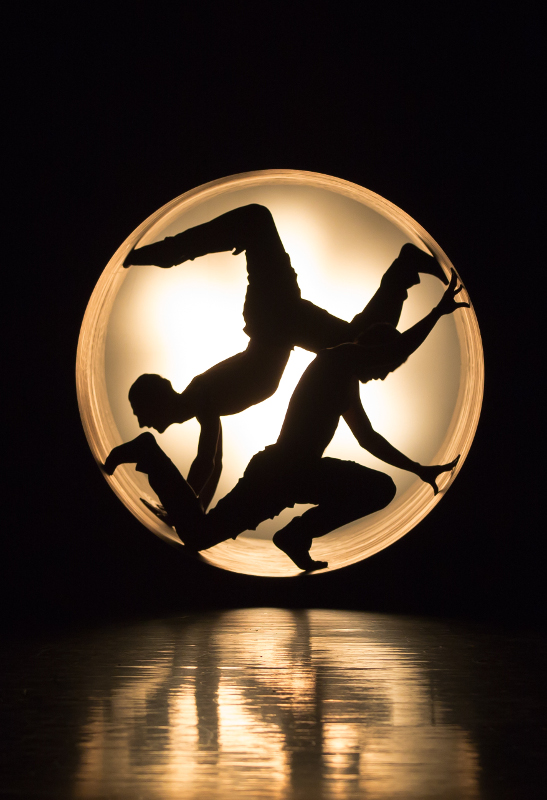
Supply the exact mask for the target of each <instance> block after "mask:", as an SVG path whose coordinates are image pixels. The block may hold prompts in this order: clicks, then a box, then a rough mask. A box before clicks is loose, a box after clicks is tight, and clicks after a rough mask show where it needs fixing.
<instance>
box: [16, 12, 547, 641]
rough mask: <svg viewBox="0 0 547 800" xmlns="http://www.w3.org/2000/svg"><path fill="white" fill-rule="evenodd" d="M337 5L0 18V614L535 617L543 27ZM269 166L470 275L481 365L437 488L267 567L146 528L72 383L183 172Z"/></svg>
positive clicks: (48, 619) (27, 620) (203, 174)
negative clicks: (106, 297) (314, 552)
mask: <svg viewBox="0 0 547 800" xmlns="http://www.w3.org/2000/svg"><path fill="white" fill-rule="evenodd" d="M356 9H359V15H357V12H356V15H355V16H352V15H351V12H350V7H349V5H345V4H338V3H328V4H315V5H314V6H311V5H310V6H307V5H305V4H299V3H292V4H284V3H276V4H267V5H265V4H260V5H257V6H256V7H255V6H251V5H250V4H245V3H244V4H234V5H221V4H201V6H200V10H199V12H198V11H195V10H192V9H191V8H190V7H189V6H186V5H182V6H179V7H178V8H175V7H173V8H171V9H169V8H168V7H167V6H161V5H158V6H152V5H142V4H138V3H135V4H132V5H130V6H129V5H128V6H127V7H126V6H123V7H122V6H117V7H115V8H114V9H113V10H110V11H108V12H105V11H103V12H98V11H97V12H96V11H93V10H91V9H90V10H89V11H87V12H86V11H85V10H84V11H82V10H81V9H80V10H79V11H78V12H71V11H68V12H67V11H66V10H65V11H64V12H63V13H62V14H61V13H60V9H59V8H56V7H55V6H54V5H50V4H44V5H43V6H35V7H32V6H24V7H21V10H20V12H19V14H18V16H17V17H16V18H15V17H12V18H11V20H8V21H7V22H6V24H5V25H4V37H5V43H4V54H5V55H7V60H6V66H5V68H4V78H5V81H6V91H5V93H4V112H5V120H6V121H5V133H7V134H8V136H9V144H8V145H7V146H5V148H4V152H5V155H6V156H7V172H8V181H7V183H6V184H5V188H4V197H5V200H6V203H7V212H5V217H4V219H5V220H6V219H7V220H8V223H7V225H6V226H5V227H4V237H3V241H4V243H5V247H6V250H5V252H4V263H3V274H4V278H5V281H4V290H5V296H4V304H3V305H4V312H3V321H4V323H6V327H5V331H4V334H3V338H4V342H3V345H4V352H5V355H6V362H5V365H4V389H3V396H4V400H5V401H7V410H5V411H4V414H3V436H2V438H3V440H4V442H5V445H6V446H5V448H4V453H5V456H4V459H3V463H4V468H5V472H6V481H5V482H4V491H5V495H4V523H3V526H2V527H3V548H2V549H3V558H2V562H3V569H2V591H3V594H4V595H5V599H4V600H3V610H4V616H5V619H6V621H7V622H11V623H16V624H17V625H19V626H23V627H26V626H29V625H33V624H36V623H37V624H39V625H44V624H48V623H59V622H65V621H69V622H75V621H78V620H88V619H107V618H114V617H124V616H129V615H156V614H162V613H169V612H171V611H177V612H178V611H180V610H181V609H185V608H196V607H201V606H213V607H219V608H222V607H227V606H233V605H281V606H285V605H287V606H299V605H304V606H310V607H338V608H356V609H365V610H383V611H394V612H398V613H423V614H428V615H443V614H450V615H457V616H464V617H468V618H485V617H494V618H495V619H496V620H498V621H502V622H505V621H507V622H510V623H511V624H517V625H522V626H529V625H531V626H535V625H537V624H542V623H543V622H544V599H545V594H544V588H543V587H544V566H543V556H542V545H543V536H544V534H543V529H544V522H543V519H542V517H541V516H540V513H541V508H540V500H541V496H542V484H543V463H542V458H541V450H542V438H541V431H540V428H539V420H540V417H539V401H540V396H541V392H542V356H543V347H542V342H541V339H540V332H539V329H540V325H539V322H540V318H541V316H540V315H542V313H543V309H542V306H543V303H542V293H543V276H544V259H543V247H542V245H543V242H542V240H541V238H540V233H539V231H540V228H542V227H543V200H544V186H543V184H542V183H541V179H540V172H541V163H540V159H541V157H542V150H543V143H542V142H541V141H540V134H539V130H538V128H539V117H540V113H539V111H538V106H539V107H540V106H541V103H542V100H541V96H542V92H541V88H540V86H541V82H540V70H541V67H542V57H541V50H542V43H541V38H540V34H539V20H537V19H534V18H533V16H530V15H528V16H525V15H524V14H523V15H520V16H516V17H515V16H510V15H509V14H506V15H504V16H503V15H502V16H497V17H496V18H492V17H491V16H490V15H489V14H488V12H487V11H482V12H480V11H478V10H475V15H474V16H473V18H468V17H465V16H464V15H463V13H462V12H450V11H447V10H445V11H444V12H443V14H442V15H441V16H439V12H438V11H437V12H436V13H435V14H432V15H431V16H428V17H426V16H424V17H423V18H416V16H415V12H414V11H413V10H411V7H410V6H408V7H407V8H406V9H404V8H403V9H402V10H401V9H400V8H399V10H397V7H396V6H383V12H382V14H381V15H380V13H379V12H377V11H373V10H372V9H371V8H369V7H368V6H367V5H365V4H363V5H361V6H357V7H356ZM273 168H290V169H305V170H311V171H315V172H322V173H327V174H331V175H335V176H337V177H340V178H344V179H346V180H349V181H352V182H355V183H358V184H360V185H363V186H365V187H367V188H368V189H371V190H373V191H374V192H377V193H379V194H380V195H382V196H384V197H386V198H387V199H389V200H390V201H392V202H393V203H395V204H396V205H398V206H399V207H401V208H403V209H404V210H405V211H406V212H408V213H409V214H410V215H411V216H412V217H414V218H415V219H416V220H417V221H418V222H419V223H420V224H421V225H423V226H424V227H425V229H426V230H427V231H428V232H429V233H431V235H432V236H433V237H434V239H436V240H437V241H438V242H439V244H440V245H441V247H442V248H443V249H444V250H445V252H446V253H447V254H448V256H449V257H450V258H451V260H452V261H453V262H454V264H455V265H456V267H457V268H458V269H459V271H460V272H461V274H462V276H463V278H464V280H465V282H466V286H467V288H468V290H469V292H470V295H471V298H472V300H473V303H474V305H475V309H476V313H477V316H478V320H479V324H480V326H481V331H482V335H483V344H484V352H485V362H486V390H485V399H484V405H483V412H482V417H481V421H480V424H479V428H478V432H477V436H476V438H475V442H474V444H473V447H472V449H471V453H470V455H469V457H468V460H467V461H466V464H465V467H464V469H463V470H462V472H461V474H460V476H459V477H458V480H457V481H456V483H455V484H454V486H453V488H452V489H451V491H450V493H449V494H448V495H447V497H446V499H444V500H443V502H442V503H440V504H439V505H438V506H437V507H436V508H435V509H434V511H433V512H432V513H431V514H430V515H429V516H428V517H427V518H426V519H425V520H424V521H423V522H422V523H421V524H420V525H419V526H418V528H416V529H415V530H414V531H412V532H411V533H410V534H409V535H407V536H406V537H404V538H403V539H402V540H401V541H399V542H398V543H396V544H395V545H393V546H392V547H390V548H388V549H387V550H385V551H383V552H382V553H380V554H378V555H376V556H374V557H373V558H371V559H369V560H367V561H366V562H363V563H361V564H359V565H356V566H354V567H351V568H349V569H346V570H342V571H340V572H335V573H331V574H327V575H324V576H301V577H298V578H295V579H285V580H264V579H256V578H249V577H245V576H239V575H234V574H230V573H225V572H222V571H220V570H217V569H214V568H212V567H208V566H207V565H205V564H201V563H198V562H195V561H187V560H185V559H184V558H182V557H181V556H180V555H179V554H178V553H177V552H176V551H174V550H172V549H171V548H169V547H167V546H166V545H164V544H162V542H160V541H159V540H158V539H156V538H155V537H154V536H152V534H150V533H149V532H148V531H147V530H146V529H145V528H143V527H142V526H140V524H139V523H138V522H137V521H136V520H135V519H134V518H133V517H132V516H131V515H130V513H129V512H128V511H127V510H126V509H125V508H124V507H123V506H122V504H121V503H120V502H119V501H118V500H117V499H116V497H115V496H114V494H113V493H112V492H111V491H110V490H109V488H108V487H107V485H106V483H105V482H104V479H103V478H102V476H101V474H100V472H99V470H98V468H97V466H96V465H95V463H94V461H93V459H92V457H91V454H90V451H89V449H88V447H87V443H86V441H85V437H84V434H83V430H82V428H81V424H80V420H79V414H78V408H77V403H76V394H75V388H74V363H75V356H76V346H77V340H78V332H79V327H80V324H81V321H82V318H83V314H84V311H85V308H86V304H87V301H88V299H89V297H90V295H91V292H92V290H93V287H94V285H95V283H96V281H97V279H98V277H99V275H100V273H101V271H102V269H103V268H104V266H105V265H106V263H107V261H108V260H109V259H110V257H111V256H112V254H113V253H114V251H115V250H116V249H117V247H118V246H119V244H120V243H121V242H122V241H123V240H124V239H125V238H126V237H127V236H128V235H129V233H131V231H132V230H133V229H134V228H135V227H136V226H137V225H138V224H140V223H141V222H142V221H143V220H144V219H145V218H146V217H147V216H148V215H149V214H151V213H152V212H153V211H155V210H156V209H157V208H159V207H160V206H161V205H163V204H164V203H166V202H168V201H169V200H171V199H172V198H174V197H176V196H177V195H180V194H182V193H183V192H185V191H187V190H189V189H191V188H193V187H195V186H198V185H200V184H203V183H205V182H207V181H209V180H214V179H216V178H220V177H223V176H226V175H230V174H235V173H238V172H245V171H250V170H255V169H273ZM9 243H10V244H9ZM12 246H13V247H12Z"/></svg>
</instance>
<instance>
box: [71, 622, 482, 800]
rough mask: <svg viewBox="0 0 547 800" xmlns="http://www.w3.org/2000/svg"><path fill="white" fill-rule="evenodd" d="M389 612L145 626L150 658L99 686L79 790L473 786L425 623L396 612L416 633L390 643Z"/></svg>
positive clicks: (349, 790) (415, 794) (331, 792)
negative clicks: (437, 692)
mask: <svg viewBox="0 0 547 800" xmlns="http://www.w3.org/2000/svg"><path fill="white" fill-rule="evenodd" d="M386 620H387V621H388V623H389V618H386V619H381V618H377V617H376V618H375V617H371V616H369V615H365V614H358V613H355V612H336V611H311V612H310V611H305V612H290V611H284V610H279V609H245V610H238V611H229V612H224V613H222V614H220V615H211V616H210V617H209V618H204V619H203V620H202V622H201V625H196V626H195V633H196V635H195V637H193V635H192V634H193V630H192V626H188V627H187V628H185V627H184V626H180V628H177V629H176V630H173V631H169V630H168V629H167V630H165V631H164V632H163V635H161V632H159V633H160V635H158V630H157V628H156V623H154V624H152V626H151V630H150V635H149V638H148V640H147V639H146V637H144V638H142V629H141V638H140V640H139V643H138V644H139V647H138V653H139V656H140V659H141V660H142V663H141V668H140V669H138V670H136V671H134V672H133V671H132V672H133V674H131V673H130V674H127V670H124V668H123V667H122V666H121V665H120V666H119V669H118V671H117V674H115V675H112V676H109V679H108V681H107V682H106V683H105V688H102V687H101V691H98V692H96V693H95V694H94V695H93V696H92V697H91V699H90V708H89V714H88V718H87V720H86V721H85V723H84V725H83V728H82V730H81V732H80V735H79V736H78V741H79V742H80V749H81V760H80V768H79V771H78V774H77V778H76V782H75V787H74V796H76V797H82V798H96V797H103V796H105V797H106V796H111V795H112V796H118V793H117V792H119V796H120V797H128V798H129V797H133V796H136V795H135V794H134V793H133V794H132V790H133V791H134V789H135V787H136V786H138V788H139V793H140V794H142V795H143V796H146V797H150V798H156V797H158V798H171V797H177V798H179V797H183V796H184V797H196V798H197V797H208V798H209V797H211V798H219V800H220V798H226V797H228V796H234V797H244V796H252V797H269V798H272V799H274V800H277V798H279V799H280V800H281V798H285V797H288V796H292V795H291V790H294V788H295V787H296V788H298V789H303V790H305V789H306V788H307V789H309V791H310V794H309V796H310V797H312V796H318V797H319V796H321V797H328V798H345V797H348V796H349V797H353V796H363V797H373V798H377V800H384V799H385V800H388V798H389V800H392V798H394V797H409V798H423V797H444V796H447V797H448V796H450V797H458V798H462V799H463V798H466V800H472V799H473V798H477V797H478V796H479V788H478V759H477V753H476V750H475V748H474V746H473V744H472V741H471V738H470V735H469V733H468V732H467V731H466V730H465V729H464V728H462V727H461V726H460V725H458V724H456V723H455V722H454V721H453V720H454V709H453V708H452V706H451V703H450V693H448V696H447V699H448V706H447V705H446V704H445V703H443V702H442V701H440V700H438V699H435V696H434V693H433V692H432V690H431V681H432V679H433V677H434V675H435V665H434V664H432V663H431V659H430V657H428V656H425V655H424V649H423V648H424V644H425V643H422V641H421V634H420V630H421V628H420V626H416V624H415V623H413V622H412V621H407V622H405V623H401V622H400V621H399V625H400V626H402V627H403V629H404V630H405V631H406V632H407V633H409V634H410V639H409V640H408V644H403V642H405V641H407V639H406V637H405V636H401V635H400V631H399V629H397V630H398V631H399V633H398V638H397V641H398V642H400V644H397V645H394V644H390V643H389V640H390V635H389V634H386V630H385V624H386ZM348 622H349V623H350V624H352V623H353V624H352V627H350V628H346V627H340V624H341V623H342V624H347V623H348ZM391 624H392V625H393V619H392V621H391ZM158 648H160V650H162V654H161V655H158V652H157V651H158ZM417 653H418V654H419V655H417ZM444 685H445V689H446V684H444ZM448 685H449V682H448ZM445 693H446V692H445ZM456 718H457V715H456ZM312 789H315V790H316V793H315V794H311V791H312ZM115 790H116V791H115ZM306 796H308V795H306Z"/></svg>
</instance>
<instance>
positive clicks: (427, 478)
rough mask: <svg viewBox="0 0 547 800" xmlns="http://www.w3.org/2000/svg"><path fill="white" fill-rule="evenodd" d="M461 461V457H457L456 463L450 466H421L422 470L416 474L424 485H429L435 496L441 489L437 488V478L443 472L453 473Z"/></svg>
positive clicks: (452, 462) (453, 462)
mask: <svg viewBox="0 0 547 800" xmlns="http://www.w3.org/2000/svg"><path fill="white" fill-rule="evenodd" d="M459 460H460V457H459V456H456V458H455V459H454V461H451V462H450V464H436V465H434V466H431V467H423V466H421V465H420V468H419V470H417V471H416V474H417V476H418V477H419V478H421V479H422V480H423V481H424V483H429V485H430V486H431V487H432V489H433V494H435V495H436V494H438V493H439V487H438V486H437V483H436V478H437V477H438V476H439V475H441V474H442V473H443V472H451V471H452V470H453V469H454V467H455V466H456V464H457V463H458V461H459Z"/></svg>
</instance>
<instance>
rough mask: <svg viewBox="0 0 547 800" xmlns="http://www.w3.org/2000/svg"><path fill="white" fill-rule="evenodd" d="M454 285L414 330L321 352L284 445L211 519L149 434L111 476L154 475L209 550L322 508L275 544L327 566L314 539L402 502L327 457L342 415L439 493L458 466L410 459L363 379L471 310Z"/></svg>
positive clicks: (383, 330)
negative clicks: (368, 403) (295, 512)
mask: <svg viewBox="0 0 547 800" xmlns="http://www.w3.org/2000/svg"><path fill="white" fill-rule="evenodd" d="M456 283H457V280H456V276H455V275H454V274H453V276H452V280H451V281H450V285H449V287H448V289H447V291H446V292H445V294H444V296H443V298H442V299H441V301H440V303H439V304H438V305H437V306H436V308H434V309H433V311H431V312H430V314H429V315H427V317H424V319H423V320H421V321H420V322H418V323H417V324H416V325H414V326H413V327H412V328H410V329H409V330H408V331H405V332H404V333H399V332H398V331H397V330H396V329H395V328H394V327H393V326H392V325H390V324H389V323H379V324H376V325H373V326H372V327H370V328H369V329H368V330H367V331H365V332H364V333H362V334H361V335H360V336H359V337H358V338H357V340H356V342H355V343H348V344H342V345H339V346H337V347H333V348H330V349H326V350H322V351H320V352H319V354H318V355H317V356H316V358H315V359H314V360H313V361H312V363H311V364H310V365H309V367H308V368H307V369H306V370H305V372H304V374H303V375H302V378H301V379H300V381H299V383H298V385H297V387H296V389H295V391H294V393H293V396H292V398H291V401H290V403H289V407H288V410H287V414H286V416H285V420H284V422H283V426H282V428H281V433H280V435H279V438H278V440H277V442H276V443H275V444H273V445H270V446H268V447H266V448H265V449H264V450H262V451H261V452H259V453H257V454H256V455H255V456H253V458H252V459H251V460H250V462H249V464H248V466H247V468H246V470H245V473H244V475H243V477H242V478H241V480H240V481H239V482H238V483H237V485H236V486H235V487H234V489H233V490H232V491H231V492H229V493H228V494H227V495H226V496H225V497H224V498H222V499H221V500H220V501H219V502H218V504H217V506H216V507H215V508H214V509H213V510H212V511H210V512H209V513H207V514H206V513H205V512H204V510H203V504H202V503H201V502H200V497H199V495H196V494H195V493H194V491H193V490H192V489H191V488H190V486H189V485H188V483H187V482H186V481H185V479H184V478H183V477H182V475H181V474H180V472H179V471H178V469H177V468H176V467H175V465H174V464H173V462H172V461H171V460H170V459H169V458H168V456H167V455H166V454H165V453H164V452H163V451H162V450H161V448H160V447H159V445H158V444H157V442H156V440H155V439H154V437H153V435H152V434H151V433H143V434H141V435H140V436H138V437H137V438H136V439H133V440H132V441H131V442H127V443H126V444H122V445H120V446H119V447H116V448H114V450H112V452H111V453H110V455H109V456H108V458H107V459H106V462H105V465H104V469H105V471H106V472H107V473H108V474H110V475H111V474H112V473H113V472H114V470H115V469H116V467H117V466H118V465H119V464H122V463H127V462H129V463H136V468H137V470H139V471H140V472H143V473H145V474H147V475H148V480H149V482H150V486H151V487H152V489H153V490H154V491H155V492H156V494H157V495H158V497H159V499H160V502H161V504H162V506H163V509H164V510H165V517H164V519H165V521H166V522H168V524H170V525H172V526H173V527H174V528H175V530H176V532H177V534H178V536H179V538H180V539H181V541H182V542H183V543H184V544H185V545H186V546H187V547H189V548H191V549H193V550H206V549H208V548H209V547H213V546H214V545H215V544H218V543H219V542H221V541H224V540H226V539H229V538H235V537H236V536H237V535H238V534H239V533H242V532H243V531H245V530H253V529H255V528H256V527H257V525H259V524H260V523H261V522H263V521H264V520H265V519H268V518H273V517H275V516H276V515H277V514H279V513H280V512H281V511H282V510H283V509H284V508H287V507H291V506H294V504H295V503H313V504H315V508H311V509H309V510H308V511H306V512H305V513H304V514H302V515H301V516H300V517H295V518H294V519H293V520H291V522H289V524H288V525H286V526H285V527H284V528H283V529H281V530H280V531H278V532H277V533H276V534H275V535H274V539H273V540H274V544H275V545H276V546H277V547H278V548H279V549H280V550H282V551H283V552H284V553H286V554H287V555H288V556H289V558H291V559H292V561H294V563H295V564H296V565H297V566H298V567H300V569H302V570H314V569H321V568H323V567H326V566H327V563H326V562H324V561H314V560H313V559H312V558H311V556H310V553H309V551H310V547H311V544H312V540H313V539H315V538H318V537H320V536H324V535H325V534H327V533H329V532H330V531H332V530H335V529H336V528H339V527H340V526H342V525H345V524H347V523H349V522H352V521H354V520H356V519H360V518H361V517H364V516H366V515H368V514H371V513H373V512H375V511H379V510H380V509H382V508H385V507H386V506H387V505H388V504H389V503H390V502H391V501H392V499H393V497H394V496H395V485H394V483H393V481H392V479H391V478H390V477H389V476H387V475H385V474H384V473H382V472H378V471H376V470H372V469H369V468H367V467H364V466H361V465H360V464H355V463H353V462H350V461H341V460H339V459H334V458H323V457H322V456H323V452H324V451H325V448H326V447H327V445H328V444H329V442H330V441H331V439H332V437H333V436H334V433H335V431H336V428H337V426H338V422H339V420H340V417H344V419H345V420H346V422H347V423H348V425H349V427H350V429H351V431H352V433H353V434H354V436H355V438H356V439H357V441H358V442H359V444H360V445H361V446H362V447H363V448H365V449H366V450H368V451H369V452H370V453H372V454H373V455H374V456H376V457H377V458H379V459H381V460H382V461H385V462H386V463H387V464H391V465H392V466H395V467H399V468H400V469H405V470H408V471H410V472H413V473H415V474H416V475H418V476H419V477H420V478H421V479H422V480H423V481H425V482H427V483H429V484H430V485H431V486H432V487H433V490H434V492H435V493H437V491H438V488H437V485H436V482H435V480H436V478H437V476H438V475H439V474H441V473H443V472H448V471H450V470H452V469H453V468H454V467H455V465H456V463H457V461H458V459H457V458H456V459H454V461H452V462H450V463H449V464H442V465H436V466H423V465H421V464H418V463H417V462H415V461H412V460H411V459H410V458H408V457H407V456H405V455H403V454H402V453H401V452H399V451H398V450H397V449H396V448H395V447H393V446H392V445H391V444H390V443H389V442H388V441H387V440H386V439H384V437H383V436H381V434H379V433H377V432H376V431H374V430H373V428H372V425H371V423H370V421H369V419H368V417H367V415H366V413H365V410H364V408H363V406H362V404H361V399H360V396H359V382H362V383H366V382H367V381H370V380H378V379H379V380H384V379H385V378H386V377H387V375H388V374H389V373H390V372H392V371H393V370H395V369H397V368H398V367H399V366H401V364H403V363H404V362H405V361H406V360H407V358H408V356H409V354H410V353H413V352H414V351H415V350H416V349H417V348H418V347H419V346H420V345H421V344H422V342H423V341H424V339H425V338H426V336H427V335H428V333H429V332H430V331H431V329H432V327H433V326H434V324H435V322H436V321H437V320H438V319H439V318H440V317H441V316H442V315H443V314H450V313H452V312H453V311H454V310H455V309H456V308H461V307H464V306H468V304H467V303H458V302H456V299H455V298H456V295H457V294H458V292H459V291H460V290H461V286H460V287H459V288H456ZM458 458H459V457H458ZM162 513H163V512H162Z"/></svg>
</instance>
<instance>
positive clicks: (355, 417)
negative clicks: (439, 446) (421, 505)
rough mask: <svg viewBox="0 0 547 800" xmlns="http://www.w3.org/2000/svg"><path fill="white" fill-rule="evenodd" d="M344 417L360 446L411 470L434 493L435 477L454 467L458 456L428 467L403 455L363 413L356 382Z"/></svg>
mask: <svg viewBox="0 0 547 800" xmlns="http://www.w3.org/2000/svg"><path fill="white" fill-rule="evenodd" d="M344 419H345V420H346V422H347V424H348V426H349V428H350V430H351V432H352V433H353V435H354V436H355V438H356V439H357V441H358V442H359V444H360V445H361V447H363V448H364V449H365V450H368V452H369V453H372V455H373V456H376V458H379V459H381V460H382V461H385V463H386V464H391V466H392V467H398V468H399V469H404V470H407V472H413V473H414V474H415V475H417V476H418V477H419V478H421V479H422V480H423V481H424V482H425V483H429V485H430V486H431V487H432V489H433V493H434V494H437V493H438V491H439V487H438V486H437V483H436V478H437V477H438V476H439V475H440V474H441V473H443V472H450V471H451V470H452V469H454V467H455V466H456V464H457V463H458V460H459V458H460V457H459V456H458V457H457V458H455V459H454V461H451V462H450V464H436V465H434V466H429V467H428V466H424V465H422V464H419V463H418V462H417V461H412V459H410V458H408V456H405V455H404V454H403V453H401V452H400V450H397V448H396V447H393V445H392V444H390V443H389V442H388V441H387V439H385V438H384V437H383V436H382V435H381V434H380V433H377V431H375V430H374V428H373V427H372V425H371V422H370V420H369V418H368V417H367V415H366V413H365V409H364V408H363V406H362V404H361V400H360V398H359V387H358V384H357V383H356V386H355V394H354V396H353V398H352V403H351V405H350V407H349V408H348V410H347V411H346V412H345V413H344Z"/></svg>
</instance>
